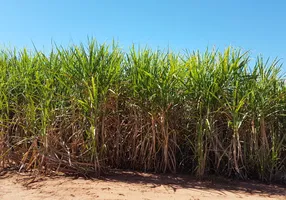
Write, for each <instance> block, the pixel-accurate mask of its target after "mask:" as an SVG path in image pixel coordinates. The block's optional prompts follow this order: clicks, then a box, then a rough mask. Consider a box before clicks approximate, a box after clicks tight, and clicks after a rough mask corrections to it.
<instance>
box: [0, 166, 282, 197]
mask: <svg viewBox="0 0 286 200" xmlns="http://www.w3.org/2000/svg"><path fill="white" fill-rule="evenodd" d="M0 199H1V200H18V199H19V200H22V199H23V200H28V199H29V200H44V199H55V200H65V199H71V200H76V199H78V200H79V199H80V200H82V199H87V200H89V199H134V200H135V199H145V200H148V199H160V200H167V199H176V200H177V199H186V200H199V199H200V200H204V199H212V200H219V199H234V200H235V199H248V200H260V199H278V200H286V188H285V187H283V186H277V185H264V184H259V183H256V182H252V181H248V182H239V181H231V180H226V179H218V178H213V180H212V181H210V180H209V181H197V180H195V179H194V178H192V177H189V176H184V175H176V176H175V175H154V174H145V173H135V172H122V171H121V172H117V173H114V174H112V175H108V176H105V177H104V178H101V179H85V178H82V177H66V176H52V177H44V176H31V175H28V174H19V173H15V172H13V173H11V172H8V173H7V172H6V173H3V172H2V174H1V175H0Z"/></svg>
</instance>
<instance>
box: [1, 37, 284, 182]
mask: <svg viewBox="0 0 286 200" xmlns="http://www.w3.org/2000/svg"><path fill="white" fill-rule="evenodd" d="M249 60H250V59H249V55H248V54H247V53H244V52H241V51H240V50H235V49H232V48H228V49H226V50H225V51H224V52H218V51H206V52H204V53H200V52H194V53H186V54H184V55H181V54H176V53H172V52H161V51H159V50H158V51H154V50H151V49H136V48H134V47H132V48H131V50H130V51H129V52H128V53H124V52H122V50H120V49H119V48H118V47H117V45H112V46H108V45H99V44H97V43H96V42H95V41H94V40H91V41H89V42H88V44H87V46H85V45H83V44H81V45H79V46H71V47H68V48H61V47H54V48H53V50H52V51H51V52H50V53H49V54H44V53H42V52H40V51H35V52H32V53H29V52H28V51H27V50H26V49H23V50H20V51H16V50H13V51H12V50H10V49H2V50H1V53H0V141H1V146H0V153H1V154H0V155H1V157H0V161H1V163H2V166H3V167H5V166H7V165H16V166H18V167H19V168H20V169H35V168H36V169H40V170H43V169H45V170H58V171H62V172H65V173H83V174H86V173H91V172H92V173H96V174H99V173H101V172H104V171H105V170H106V169H108V168H124V169H126V168H128V169H135V170H144V171H155V172H173V173H175V172H180V171H187V172H189V173H192V174H196V175H197V176H199V177H202V176H205V175H208V174H219V175H224V176H231V177H238V178H242V179H246V178H254V179H260V180H263V181H285V174H286V168H285V167H286V135H285V131H286V117H285V114H286V113H285V108H286V107H285V106H286V104H285V94H286V88H285V83H284V81H283V77H281V76H280V75H279V74H280V68H281V66H279V63H278V62H277V61H276V60H275V61H273V62H269V61H266V62H265V61H264V60H263V59H262V57H259V58H257V60H256V62H255V65H254V66H252V67H250V66H249V63H250V62H249Z"/></svg>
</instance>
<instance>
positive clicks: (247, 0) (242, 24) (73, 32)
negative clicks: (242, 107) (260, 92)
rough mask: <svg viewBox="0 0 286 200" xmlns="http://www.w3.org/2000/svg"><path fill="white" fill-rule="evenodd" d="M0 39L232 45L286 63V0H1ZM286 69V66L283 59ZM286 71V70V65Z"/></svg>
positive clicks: (46, 44)
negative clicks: (88, 39)
mask: <svg viewBox="0 0 286 200" xmlns="http://www.w3.org/2000/svg"><path fill="white" fill-rule="evenodd" d="M0 3H1V6H0V19H1V23H0V45H1V46H2V45H5V46H9V45H10V46H16V47H19V48H21V47H23V46H25V47H28V48H30V47H32V46H33V45H32V41H33V43H34V44H35V45H36V47H37V48H40V49H43V48H44V49H46V50H47V49H49V48H50V47H51V40H53V41H54V42H56V43H57V44H59V45H67V44H69V43H79V42H86V41H87V36H90V37H94V38H96V39H97V40H98V41H99V42H100V43H102V42H108V43H110V42H111V41H112V39H115V40H116V41H119V43H120V46H122V47H123V48H124V49H128V47H129V46H130V45H131V44H132V43H135V44H140V45H141V46H144V45H146V44H147V45H148V46H149V47H152V48H157V47H160V48H162V49H164V48H167V47H168V46H170V47H171V48H172V49H174V50H176V51H177V50H182V49H189V50H197V49H199V50H205V49H206V47H210V48H212V47H214V46H216V47H217V48H219V49H220V50H223V49H224V48H225V47H227V46H229V45H232V46H234V47H239V48H242V49H244V50H250V51H251V52H252V55H253V56H256V55H258V54H263V55H264V57H265V58H267V57H270V58H275V57H278V58H281V59H283V60H282V62H284V63H285V64H286V61H285V60H286V23H285V20H286V1H285V0H272V1H270V0H267V1H266V0H236V1H234V0H173V1H171V0H144V1H143V0H142V1H136V0H134V1H132V0H101V1H99V0H94V1H91V0H90V1H87V0H86V1H84V0H82V1H79V0H78V1H74V0H69V1H68V0H57V1H55V0H49V1H48V0H45V1H44V0H42V1H40V0H25V1H20V0H18V1H15V0H9V1H8V0H5V1H4V0H0ZM284 69H286V67H285V65H284ZM285 71H286V70H285Z"/></svg>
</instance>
